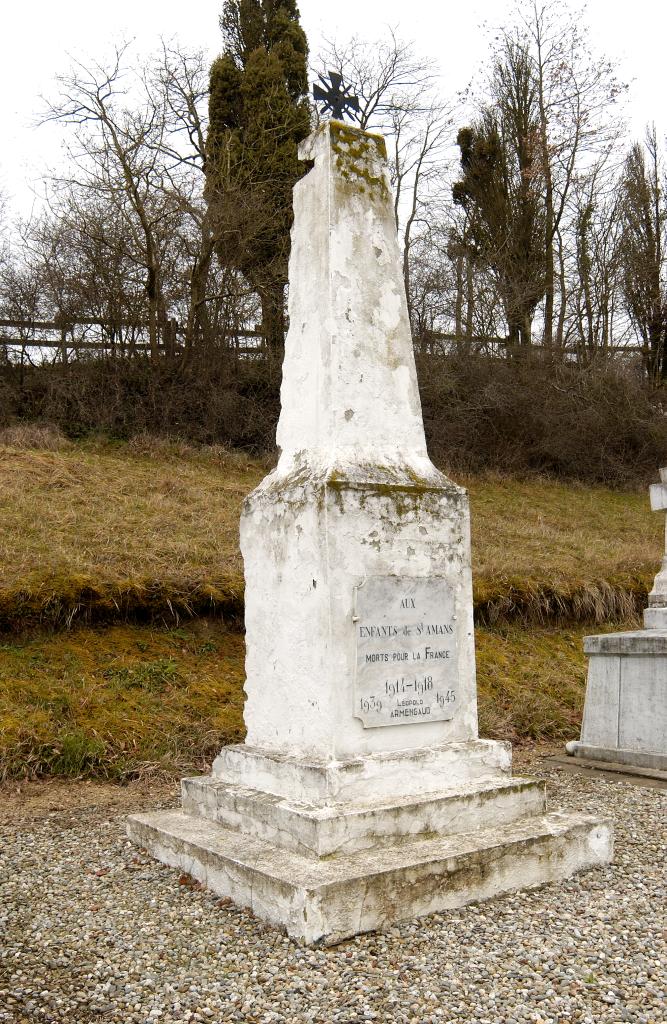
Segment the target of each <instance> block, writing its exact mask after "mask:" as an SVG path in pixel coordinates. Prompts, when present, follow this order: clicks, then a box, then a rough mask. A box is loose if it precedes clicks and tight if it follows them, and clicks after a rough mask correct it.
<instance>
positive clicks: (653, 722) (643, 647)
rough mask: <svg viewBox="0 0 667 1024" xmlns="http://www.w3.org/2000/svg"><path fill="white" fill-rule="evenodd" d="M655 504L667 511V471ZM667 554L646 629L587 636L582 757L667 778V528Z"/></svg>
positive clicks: (572, 746) (573, 748)
mask: <svg viewBox="0 0 667 1024" xmlns="http://www.w3.org/2000/svg"><path fill="white" fill-rule="evenodd" d="M650 497H651V508H652V509H653V511H654V512H665V511H667V469H661V470H660V483H658V484H651V489H650ZM665 551H666V553H665V556H664V558H663V560H662V566H661V568H660V571H659V572H658V575H657V576H656V578H655V582H654V584H653V589H652V590H651V592H650V594H649V598H648V608H646V609H645V611H644V628H643V629H637V630H631V631H628V632H624V633H603V634H602V635H600V636H587V637H585V638H584V650H585V652H586V654H587V655H588V680H587V683H586V703H585V705H584V718H583V722H582V726H581V739H580V740H574V741H572V742H570V743H568V744H567V745H566V750H567V752H568V753H569V754H573V755H574V756H575V757H577V758H579V759H580V760H587V761H590V762H592V763H597V764H598V765H599V766H600V767H604V766H605V765H607V766H608V765H610V764H611V765H616V766H618V765H625V766H627V767H629V768H631V769H632V770H633V771H635V772H637V773H639V774H647V775H653V776H658V777H662V778H665V779H667V530H666V534H665Z"/></svg>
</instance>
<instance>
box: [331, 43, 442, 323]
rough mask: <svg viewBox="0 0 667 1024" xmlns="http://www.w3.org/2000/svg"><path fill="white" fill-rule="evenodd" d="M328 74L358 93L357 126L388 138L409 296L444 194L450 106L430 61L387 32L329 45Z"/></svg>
mask: <svg viewBox="0 0 667 1024" xmlns="http://www.w3.org/2000/svg"><path fill="white" fill-rule="evenodd" d="M328 70H333V71H337V72H338V73H339V74H341V75H342V76H343V78H344V79H345V80H346V81H347V82H349V83H350V85H351V86H352V87H353V89H354V91H355V92H356V93H357V95H358V98H359V104H360V112H359V125H360V127H361V128H364V129H375V130H377V131H380V132H382V133H383V134H384V135H385V137H386V140H387V149H388V155H389V160H390V167H391V177H392V185H393V188H394V197H395V200H394V213H395V216H396V228H397V231H398V232H399V235H400V238H401V242H402V245H403V277H404V280H405V288H406V292H407V294H408V296H410V295H411V294H412V289H411V283H410V267H411V251H412V246H413V243H414V241H415V237H416V235H417V233H418V229H420V228H426V227H427V225H428V223H429V221H430V220H431V219H432V209H433V204H435V203H437V202H438V201H439V200H440V199H441V197H442V195H443V193H444V190H445V187H446V182H445V176H444V168H445V162H446V153H447V149H448V148H450V147H451V142H452V124H453V110H454V104H453V103H450V102H445V101H444V100H443V99H442V98H441V97H440V95H439V93H438V79H439V71H438V67H437V65H436V63H435V61H433V60H430V59H425V58H424V57H423V56H421V55H420V54H418V53H417V52H416V50H415V47H414V44H413V43H411V42H405V41H403V40H401V39H400V38H399V37H398V36H397V35H396V33H395V31H394V30H392V29H389V30H388V34H387V36H385V37H383V38H380V39H377V40H362V39H360V38H359V37H358V36H353V37H352V38H351V39H349V40H347V41H345V42H340V41H335V40H328V41H326V43H325V45H324V48H323V50H322V51H321V52H320V54H319V58H318V65H317V68H316V71H317V72H319V73H324V72H325V71H328ZM411 312H412V311H411Z"/></svg>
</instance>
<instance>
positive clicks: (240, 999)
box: [0, 761, 667, 1024]
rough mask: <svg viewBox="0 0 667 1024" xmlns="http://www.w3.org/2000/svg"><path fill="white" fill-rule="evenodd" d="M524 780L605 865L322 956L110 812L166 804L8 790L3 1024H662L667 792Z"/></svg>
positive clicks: (1, 852)
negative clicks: (132, 836) (187, 870)
mask: <svg viewBox="0 0 667 1024" xmlns="http://www.w3.org/2000/svg"><path fill="white" fill-rule="evenodd" d="M535 765H536V770H535V771H534V774H541V773H542V772H544V773H546V774H548V777H549V779H550V782H551V796H552V800H551V803H552V806H556V805H560V806H563V807H569V808H573V809H581V810H584V809H585V810H587V811H592V812H602V813H609V814H610V815H611V816H612V817H613V818H614V819H615V821H616V827H617V835H616V856H615V862H614V864H613V865H611V866H610V867H608V868H606V869H604V870H595V871H591V872H588V873H587V874H584V875H581V876H578V877H576V878H573V879H571V880H569V881H567V882H564V883H561V884H556V885H550V886H547V887H545V888H543V889H540V890H532V891H528V892H522V893H517V894H513V895H511V896H507V897H504V898H501V899H496V900H494V901H493V902H490V903H485V904H481V905H478V906H470V907H467V908H464V909H463V910H459V911H456V912H454V913H448V914H436V915H433V916H432V917H429V918H422V919H421V920H420V921H418V922H412V923H408V924H403V925H400V926H398V927H394V928H391V929H390V930H388V931H386V932H384V933H382V934H371V935H364V936H359V937H357V938H356V939H354V940H352V941H348V942H345V943H343V944H341V945H340V946H338V947H336V948H333V949H303V948H299V947H298V946H296V945H295V944H294V943H293V942H291V941H290V940H289V939H287V938H285V937H284V936H283V935H281V934H279V933H278V932H276V931H274V930H272V929H268V928H266V927H263V926H262V925H261V924H259V923H258V922H257V921H256V920H255V919H253V917H252V916H251V915H250V914H248V913H247V912H245V911H241V910H238V909H236V908H234V907H233V906H230V905H229V904H228V903H227V902H226V901H220V900H219V899H217V898H216V897H214V896H213V895H211V894H210V893H207V892H206V891H203V890H202V889H200V888H199V887H198V886H197V885H196V884H195V885H192V884H191V883H190V882H189V881H188V879H187V878H186V877H181V879H180V880H179V877H178V875H177V873H176V872H174V871H172V870H169V869H167V868H164V867H162V866H160V865H158V864H155V863H153V862H152V861H149V860H147V859H146V858H145V857H144V856H142V855H141V854H140V853H139V852H138V851H137V849H136V848H134V847H132V846H130V845H129V844H128V843H127V841H126V839H125V835H124V830H123V817H124V815H125V813H127V812H128V811H130V810H133V809H137V808H140V807H143V808H147V807H149V806H168V805H169V804H173V802H174V797H173V790H172V789H169V790H166V789H165V788H164V787H163V788H162V789H160V790H155V789H152V790H150V791H147V790H145V789H144V790H140V791H132V790H124V791H120V790H116V791H114V790H113V788H112V787H94V786H93V787H90V786H88V787H85V786H82V785H81V784H79V786H78V788H77V787H70V788H67V787H60V788H59V787H57V786H56V787H51V788H48V787H47V788H46V790H45V791H44V792H41V793H40V791H38V790H35V788H34V787H33V788H32V789H30V788H29V789H28V796H29V799H27V798H26V795H25V793H24V794H21V795H19V797H18V798H17V797H16V796H15V795H14V796H11V795H10V796H8V795H7V794H6V793H5V800H4V807H3V811H2V812H1V814H0V842H1V844H2V845H1V847H0V886H1V889H0V892H1V893H2V895H1V897H0V1021H2V1022H3V1024H4V1022H11V1024H15V1022H30V1024H39V1022H46V1021H68V1022H73V1024H86V1022H90V1021H110V1022H120V1021H122V1022H123V1024H126V1022H127V1024H130V1022H137V1024H156V1022H159V1024H167V1022H171V1021H207V1022H212V1024H215V1022H217V1021H243V1022H248V1024H251V1022H257V1024H260V1022H261V1024H269V1022H278V1021H279V1022H285V1024H287V1022H299V1024H301V1022H309V1021H317V1022H323V1024H324V1022H326V1024H331V1022H344V1024H353V1022H362V1021H391V1022H392V1024H394V1022H396V1024H403V1022H411V1024H433V1022H437V1024H447V1022H453V1021H466V1022H469V1024H487V1022H488V1024H496V1022H498V1024H500V1022H502V1024H515V1022H522V1021H534V1022H544V1024H546V1022H550V1024H551V1022H553V1024H561V1022H565V1021H581V1022H586V1024H598V1022H610V1024H611V1022H613V1024H616V1022H621V1021H636V1022H643V1024H658V1022H660V1024H663V1022H665V1021H667V885H666V879H667V857H666V856H665V854H666V852H667V820H666V819H667V815H666V813H665V812H666V810H667V790H659V789H645V788H641V787H639V786H633V785H629V784H627V783H625V782H619V781H615V780H614V781H611V780H607V779H606V778H605V777H602V776H595V777H592V776H588V775H585V776H584V775H578V774H573V773H570V772H566V771H558V770H555V769H554V768H553V767H552V766H549V765H547V764H546V762H544V761H536V762H535ZM522 767H524V768H525V766H522ZM1 797H2V794H0V798H1Z"/></svg>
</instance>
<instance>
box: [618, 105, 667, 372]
mask: <svg viewBox="0 0 667 1024" xmlns="http://www.w3.org/2000/svg"><path fill="white" fill-rule="evenodd" d="M621 185H622V215H623V239H622V249H621V252H622V262H623V286H624V294H625V301H626V304H627V308H628V312H629V314H630V316H631V318H632V321H633V323H634V325H635V328H636V330H637V332H638V334H639V336H640V338H641V340H642V344H643V355H644V363H645V367H646V372H647V374H648V377H649V379H650V380H651V381H653V382H654V383H659V382H661V381H664V380H665V379H666V378H667V280H666V278H665V260H666V253H667V206H666V204H665V198H664V196H665V193H664V167H663V163H662V160H661V156H660V151H659V147H658V140H657V136H656V131H655V126H654V125H653V126H651V127H650V128H649V129H648V130H647V132H646V139H645V142H644V145H643V146H642V145H640V144H635V145H634V146H633V147H632V149H631V151H630V153H629V154H628V157H627V159H626V161H625V167H624V172H623V177H622V183H621Z"/></svg>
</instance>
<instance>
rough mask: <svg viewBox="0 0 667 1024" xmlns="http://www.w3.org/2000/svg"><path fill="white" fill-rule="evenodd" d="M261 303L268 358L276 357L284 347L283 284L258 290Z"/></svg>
mask: <svg viewBox="0 0 667 1024" xmlns="http://www.w3.org/2000/svg"><path fill="white" fill-rule="evenodd" d="M258 294H259V301H260V303H261V305H262V333H263V335H264V344H265V346H266V351H267V354H268V356H269V358H270V359H271V358H278V357H280V356H281V355H282V353H283V351H284V348H285V289H284V286H283V285H277V286H274V287H272V288H263V289H262V290H261V291H259V292H258Z"/></svg>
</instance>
